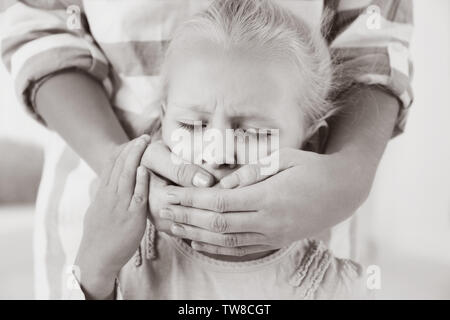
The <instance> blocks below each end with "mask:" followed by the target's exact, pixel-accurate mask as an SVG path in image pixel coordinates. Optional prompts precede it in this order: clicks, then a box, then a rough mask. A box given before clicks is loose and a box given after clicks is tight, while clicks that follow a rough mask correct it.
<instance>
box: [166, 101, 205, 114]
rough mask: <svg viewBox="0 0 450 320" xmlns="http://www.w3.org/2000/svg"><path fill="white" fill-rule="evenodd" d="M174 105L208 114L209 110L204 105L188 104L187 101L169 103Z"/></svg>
mask: <svg viewBox="0 0 450 320" xmlns="http://www.w3.org/2000/svg"><path fill="white" fill-rule="evenodd" d="M171 104H172V105H173V106H174V107H176V108H181V109H189V110H193V111H197V112H201V113H208V114H210V113H211V111H210V110H207V107H206V106H205V105H201V104H189V103H175V102H174V103H171Z"/></svg>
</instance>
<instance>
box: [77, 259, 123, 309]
mask: <svg viewBox="0 0 450 320" xmlns="http://www.w3.org/2000/svg"><path fill="white" fill-rule="evenodd" d="M75 265H76V266H77V267H78V268H79V274H78V277H79V278H78V279H77V280H78V282H79V284H80V286H81V288H82V290H83V292H84V294H85V295H86V298H88V299H99V300H100V299H109V298H113V297H112V295H113V293H114V286H115V281H116V278H117V276H118V273H119V271H116V270H112V269H110V268H108V267H107V266H105V265H104V264H101V263H98V262H97V261H96V260H95V259H84V258H83V257H82V256H78V257H77V259H76V260H75Z"/></svg>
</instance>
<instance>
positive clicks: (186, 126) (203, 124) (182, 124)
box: [178, 122, 206, 131]
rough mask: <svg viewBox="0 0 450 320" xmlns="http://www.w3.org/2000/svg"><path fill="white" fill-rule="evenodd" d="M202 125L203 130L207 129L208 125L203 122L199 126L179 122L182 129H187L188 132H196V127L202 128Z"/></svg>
mask: <svg viewBox="0 0 450 320" xmlns="http://www.w3.org/2000/svg"><path fill="white" fill-rule="evenodd" d="M200 123H201V127H202V128H205V127H206V124H205V123H202V122H199V124H197V123H195V124H192V123H186V122H178V126H179V127H180V128H183V129H185V130H188V131H194V129H195V127H196V126H200Z"/></svg>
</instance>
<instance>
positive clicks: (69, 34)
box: [0, 0, 112, 121]
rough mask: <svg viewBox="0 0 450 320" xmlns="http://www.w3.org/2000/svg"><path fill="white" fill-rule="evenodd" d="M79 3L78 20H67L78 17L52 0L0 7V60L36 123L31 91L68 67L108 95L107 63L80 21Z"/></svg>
mask: <svg viewBox="0 0 450 320" xmlns="http://www.w3.org/2000/svg"><path fill="white" fill-rule="evenodd" d="M72 2H74V1H72ZM25 3H30V4H29V5H27V4H25ZM79 3H80V6H77V7H76V8H75V9H77V8H79V9H80V15H79V17H80V19H79V20H70V19H71V17H72V18H73V19H77V16H75V15H73V16H70V12H69V13H68V11H67V10H68V9H67V6H66V5H64V4H63V2H59V1H56V0H54V1H11V0H8V1H7V2H6V3H5V4H4V5H3V7H1V8H0V9H1V10H2V11H1V13H0V15H1V16H0V22H1V24H2V25H0V30H1V31H0V40H1V44H0V48H1V57H2V61H3V63H4V65H5V66H6V69H7V70H8V71H9V73H10V75H11V77H12V79H13V81H14V86H15V90H16V93H17V96H18V98H19V100H20V102H22V105H24V106H25V107H26V109H27V111H29V112H30V113H31V115H32V116H33V117H35V118H36V119H37V120H40V121H42V119H41V118H40V117H39V115H38V114H37V113H36V112H35V108H34V96H35V92H36V91H37V89H38V88H39V86H40V85H41V84H42V83H43V81H45V80H46V79H48V78H49V77H51V76H52V75H53V74H55V73H57V72H61V71H63V70H67V69H77V70H81V71H84V72H87V73H89V74H90V75H91V76H93V77H94V78H95V79H97V80H99V81H100V82H102V83H103V85H104V87H105V89H106V91H107V92H108V93H109V94H111V93H112V85H111V81H110V79H109V77H108V75H109V66H108V62H107V60H106V58H105V56H104V55H103V53H102V52H101V51H100V50H99V48H98V47H97V46H96V44H95V42H94V40H93V38H92V37H91V36H90V34H89V33H87V32H86V31H85V28H84V24H83V23H81V22H82V19H81V18H82V17H83V16H82V12H81V8H82V7H81V1H80V2H79ZM72 8H73V7H72ZM78 22H80V23H78ZM71 23H72V24H71Z"/></svg>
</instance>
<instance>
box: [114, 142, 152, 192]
mask: <svg viewBox="0 0 450 320" xmlns="http://www.w3.org/2000/svg"><path fill="white" fill-rule="evenodd" d="M149 139H150V137H149V136H147V135H144V136H141V137H139V138H137V139H135V140H133V142H132V143H131V144H132V146H131V148H130V149H129V151H128V154H127V155H126V156H127V157H126V159H125V162H124V164H123V168H122V172H121V173H120V178H119V185H118V189H117V190H118V192H119V193H120V194H124V195H126V196H129V197H131V195H132V194H133V191H134V189H135V184H136V170H137V168H138V166H139V164H140V163H141V158H142V155H143V154H144V151H145V148H146V147H147V145H148V142H147V141H149Z"/></svg>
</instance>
